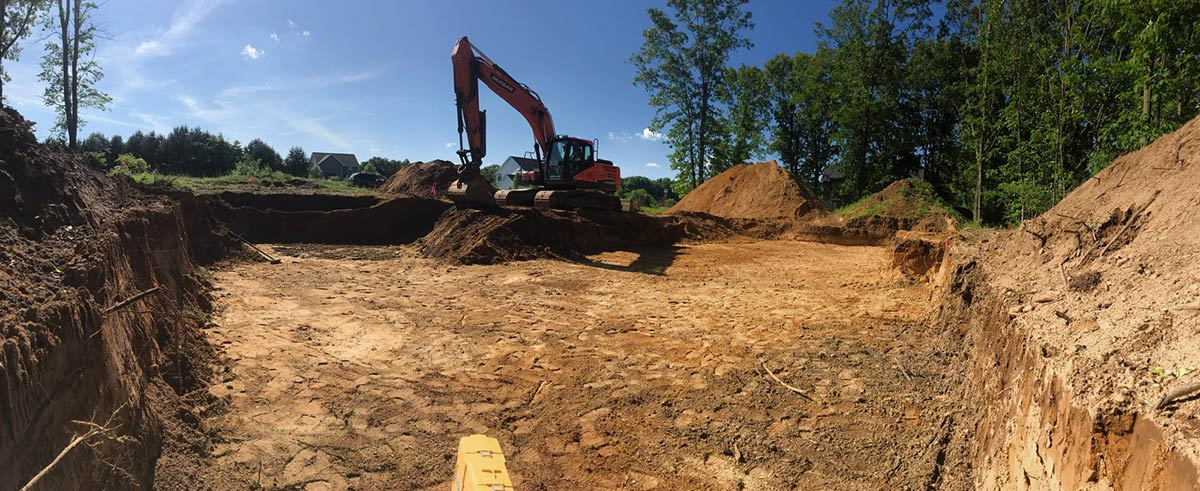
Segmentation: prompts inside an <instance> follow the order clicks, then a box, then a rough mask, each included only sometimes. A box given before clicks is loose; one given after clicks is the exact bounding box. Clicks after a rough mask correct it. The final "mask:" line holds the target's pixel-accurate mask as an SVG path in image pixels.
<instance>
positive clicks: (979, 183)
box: [971, 134, 983, 223]
mask: <svg viewBox="0 0 1200 491" xmlns="http://www.w3.org/2000/svg"><path fill="white" fill-rule="evenodd" d="M982 201H983V137H982V134H981V135H980V138H979V141H977V142H975V203H974V206H972V207H971V216H972V218H974V219H975V222H976V223H983V217H982V216H980V214H979V209H980V207H981V206H980V205H981V204H982Z"/></svg>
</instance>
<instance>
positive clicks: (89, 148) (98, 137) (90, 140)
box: [79, 132, 108, 153]
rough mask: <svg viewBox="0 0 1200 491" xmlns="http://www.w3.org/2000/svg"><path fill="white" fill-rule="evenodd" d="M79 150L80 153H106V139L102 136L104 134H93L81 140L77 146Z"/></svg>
mask: <svg viewBox="0 0 1200 491" xmlns="http://www.w3.org/2000/svg"><path fill="white" fill-rule="evenodd" d="M79 150H80V151H82V152H101V153H104V152H107V151H108V137H107V136H104V133H100V132H94V133H92V134H90V135H88V137H87V138H84V139H83V141H82V142H81V143H80V144H79Z"/></svg>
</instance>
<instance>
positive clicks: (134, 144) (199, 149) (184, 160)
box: [79, 126, 409, 177]
mask: <svg viewBox="0 0 1200 491" xmlns="http://www.w3.org/2000/svg"><path fill="white" fill-rule="evenodd" d="M79 151H80V152H81V153H82V154H83V155H84V157H85V159H86V160H87V161H88V162H89V163H90V164H92V165H93V166H95V167H97V168H100V169H102V170H112V169H114V168H117V167H120V166H122V165H123V164H124V162H127V161H129V160H128V159H124V160H123V159H122V158H121V156H123V155H128V156H130V157H136V158H137V159H140V160H141V161H143V162H144V163H145V166H146V170H145V171H147V172H149V171H152V172H158V173H160V174H167V175H186V176H196V177H216V176H223V175H226V174H230V173H235V172H240V173H250V174H256V173H258V172H281V173H284V174H288V175H292V176H296V177H317V174H316V173H317V170H316V169H315V168H314V167H313V166H312V164H311V161H310V160H309V157H308V154H307V153H306V152H305V151H304V148H303V147H299V146H294V147H291V148H290V149H289V150H288V152H287V155H286V156H283V155H280V154H279V152H277V151H276V150H275V148H273V147H272V146H271V145H269V144H267V143H266V142H264V141H262V140H261V139H258V138H255V139H253V140H250V142H249V143H247V144H245V145H242V144H241V143H240V142H238V141H236V140H235V141H233V142H230V141H228V140H226V139H225V137H224V136H222V135H220V134H213V133H210V132H208V131H205V130H203V129H200V128H191V127H188V126H177V127H175V129H173V130H171V132H170V133H167V134H165V135H164V134H159V133H157V132H154V131H151V132H149V133H147V132H143V131H137V132H134V133H133V134H132V135H129V137H128V138H124V137H122V136H121V135H113V136H112V137H111V138H110V137H108V136H105V135H104V134H103V133H99V132H93V133H91V134H90V135H88V136H87V138H84V139H83V140H81V141H80V142H79ZM408 164H409V161H408V160H407V159H405V160H393V159H389V158H386V157H371V158H370V159H367V160H366V161H364V162H363V163H362V172H371V173H376V174H380V175H382V176H384V177H389V176H391V175H392V174H394V173H396V171H397V170H399V169H400V168H401V167H403V166H405V165H408ZM138 165H140V164H138ZM135 172H136V171H135Z"/></svg>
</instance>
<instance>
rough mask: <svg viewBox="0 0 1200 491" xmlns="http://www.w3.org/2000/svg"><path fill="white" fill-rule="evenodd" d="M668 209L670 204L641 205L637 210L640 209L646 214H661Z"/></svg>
mask: <svg viewBox="0 0 1200 491" xmlns="http://www.w3.org/2000/svg"><path fill="white" fill-rule="evenodd" d="M669 209H671V207H670V206H643V207H641V208H638V211H640V212H642V213H646V214H648V215H662V214H663V213H666V212H667V210H669Z"/></svg>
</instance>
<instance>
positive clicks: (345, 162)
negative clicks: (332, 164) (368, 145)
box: [309, 152, 362, 168]
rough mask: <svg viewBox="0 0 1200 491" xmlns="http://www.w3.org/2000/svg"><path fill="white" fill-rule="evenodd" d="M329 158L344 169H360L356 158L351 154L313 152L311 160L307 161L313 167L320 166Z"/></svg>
mask: <svg viewBox="0 0 1200 491" xmlns="http://www.w3.org/2000/svg"><path fill="white" fill-rule="evenodd" d="M330 157H332V158H333V159H334V160H336V161H337V162H338V163H340V164H342V166H344V167H355V168H358V167H362V166H361V165H359V164H358V157H355V156H354V154H352V153H327V152H313V154H312V158H311V159H309V161H310V162H312V164H313V165H321V163H322V162H324V161H325V159H327V158H330Z"/></svg>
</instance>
